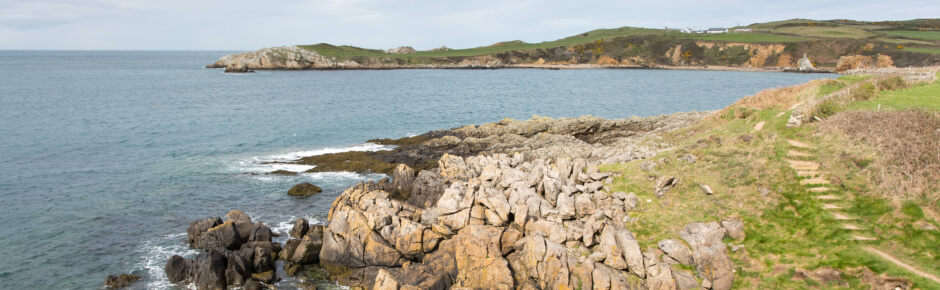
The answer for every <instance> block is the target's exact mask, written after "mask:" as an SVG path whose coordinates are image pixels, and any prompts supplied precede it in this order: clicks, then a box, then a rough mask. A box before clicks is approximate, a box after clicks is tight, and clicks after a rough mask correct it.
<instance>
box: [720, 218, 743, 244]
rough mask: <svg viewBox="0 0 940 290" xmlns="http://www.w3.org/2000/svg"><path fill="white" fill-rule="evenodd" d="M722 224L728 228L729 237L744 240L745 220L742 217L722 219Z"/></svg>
mask: <svg viewBox="0 0 940 290" xmlns="http://www.w3.org/2000/svg"><path fill="white" fill-rule="evenodd" d="M721 226H722V227H724V228H725V229H726V230H728V237H729V238H732V239H735V240H743V239H744V237H745V235H744V222H743V221H741V220H740V219H728V220H722V221H721Z"/></svg>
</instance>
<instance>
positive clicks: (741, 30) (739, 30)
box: [734, 28, 754, 33]
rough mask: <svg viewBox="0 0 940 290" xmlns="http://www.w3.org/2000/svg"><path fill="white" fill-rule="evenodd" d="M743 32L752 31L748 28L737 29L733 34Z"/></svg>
mask: <svg viewBox="0 0 940 290" xmlns="http://www.w3.org/2000/svg"><path fill="white" fill-rule="evenodd" d="M744 32H754V30H753V29H750V28H738V29H735V30H734V33H744Z"/></svg>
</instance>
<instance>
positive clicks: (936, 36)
mask: <svg viewBox="0 0 940 290" xmlns="http://www.w3.org/2000/svg"><path fill="white" fill-rule="evenodd" d="M878 33H880V34H885V35H891V36H900V37H906V38H913V39H924V40H940V31H905V30H892V31H878Z"/></svg>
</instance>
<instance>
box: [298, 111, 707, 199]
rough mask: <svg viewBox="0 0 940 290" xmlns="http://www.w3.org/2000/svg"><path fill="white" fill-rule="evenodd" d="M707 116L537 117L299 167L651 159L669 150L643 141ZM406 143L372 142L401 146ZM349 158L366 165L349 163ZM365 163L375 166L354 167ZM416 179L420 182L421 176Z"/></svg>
mask: <svg viewBox="0 0 940 290" xmlns="http://www.w3.org/2000/svg"><path fill="white" fill-rule="evenodd" d="M709 114H710V112H691V113H677V114H672V115H662V116H653V117H646V118H640V117H631V118H627V119H615V120H607V119H602V118H598V117H593V116H584V117H578V118H558V119H552V118H547V117H539V116H535V117H532V119H529V120H524V121H517V120H512V119H504V120H502V121H499V122H497V123H490V124H484V125H479V126H474V125H470V126H464V127H459V128H454V129H451V130H438V131H432V132H428V133H425V134H422V135H419V136H415V137H411V139H420V140H426V141H423V142H417V143H408V144H406V145H402V146H400V147H398V148H397V149H395V150H392V151H379V152H358V153H356V154H359V155H357V156H351V155H349V154H347V156H340V155H320V156H313V157H307V158H302V159H300V160H297V161H296V162H295V163H299V164H306V165H316V166H317V167H316V168H313V169H311V171H318V170H324V169H325V168H329V169H330V170H334V171H343V170H344V171H356V172H364V171H368V170H371V171H372V172H382V173H387V174H392V173H393V169H394V168H395V166H396V165H397V164H405V165H408V166H409V167H412V168H415V169H418V170H424V169H431V168H433V167H434V166H428V164H437V161H438V160H439V159H440V158H441V157H442V156H444V154H448V155H454V156H458V157H462V158H468V157H471V156H475V155H479V154H514V153H517V152H518V153H524V156H525V157H524V158H525V159H524V160H523V161H533V160H536V159H549V158H555V157H567V158H581V159H584V160H586V161H587V163H590V164H602V163H617V162H628V161H632V160H637V159H642V158H648V157H650V156H653V155H655V154H656V153H658V152H659V151H660V150H663V149H666V148H665V146H660V145H647V144H642V143H640V140H643V139H644V138H645V137H648V136H650V135H652V134H659V133H662V132H668V131H672V130H675V129H679V128H684V127H686V126H689V125H692V124H695V123H696V122H698V121H699V120H701V119H702V118H703V117H705V116H707V115H709ZM402 140H403V139H400V140H373V141H374V142H378V143H383V144H390V145H392V144H395V145H398V143H399V141H402ZM340 154H345V153H340ZM331 156H336V157H337V158H332V157H331ZM338 157H343V158H338ZM350 158H362V159H368V160H362V162H346V160H349V159H350ZM328 162H333V163H328ZM327 163H328V164H327ZM363 163H371V164H374V165H373V166H366V167H354V166H355V165H361V164H363ZM418 170H416V171H418ZM418 175H419V178H420V175H421V173H419V174H418ZM396 180H397V179H396ZM422 186H433V185H432V184H422ZM420 190H423V189H420V188H417V187H415V188H412V191H415V192H417V191H420ZM402 193H403V195H402V197H403V198H402V199H408V197H409V196H410V195H411V193H409V192H402ZM396 196H397V195H396ZM432 205H433V204H432Z"/></svg>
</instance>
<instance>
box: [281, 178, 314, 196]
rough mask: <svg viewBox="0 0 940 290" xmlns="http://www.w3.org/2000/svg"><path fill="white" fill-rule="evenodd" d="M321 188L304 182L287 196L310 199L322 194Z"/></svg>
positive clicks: (293, 188)
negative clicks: (309, 197)
mask: <svg viewBox="0 0 940 290" xmlns="http://www.w3.org/2000/svg"><path fill="white" fill-rule="evenodd" d="M322 191H323V189H321V188H320V187H319V186H316V185H313V184H310V183H307V182H304V183H301V184H298V185H294V187H291V188H290V190H288V191H287V195H290V196H296V197H308V196H311V195H314V194H317V193H320V192H322Z"/></svg>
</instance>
